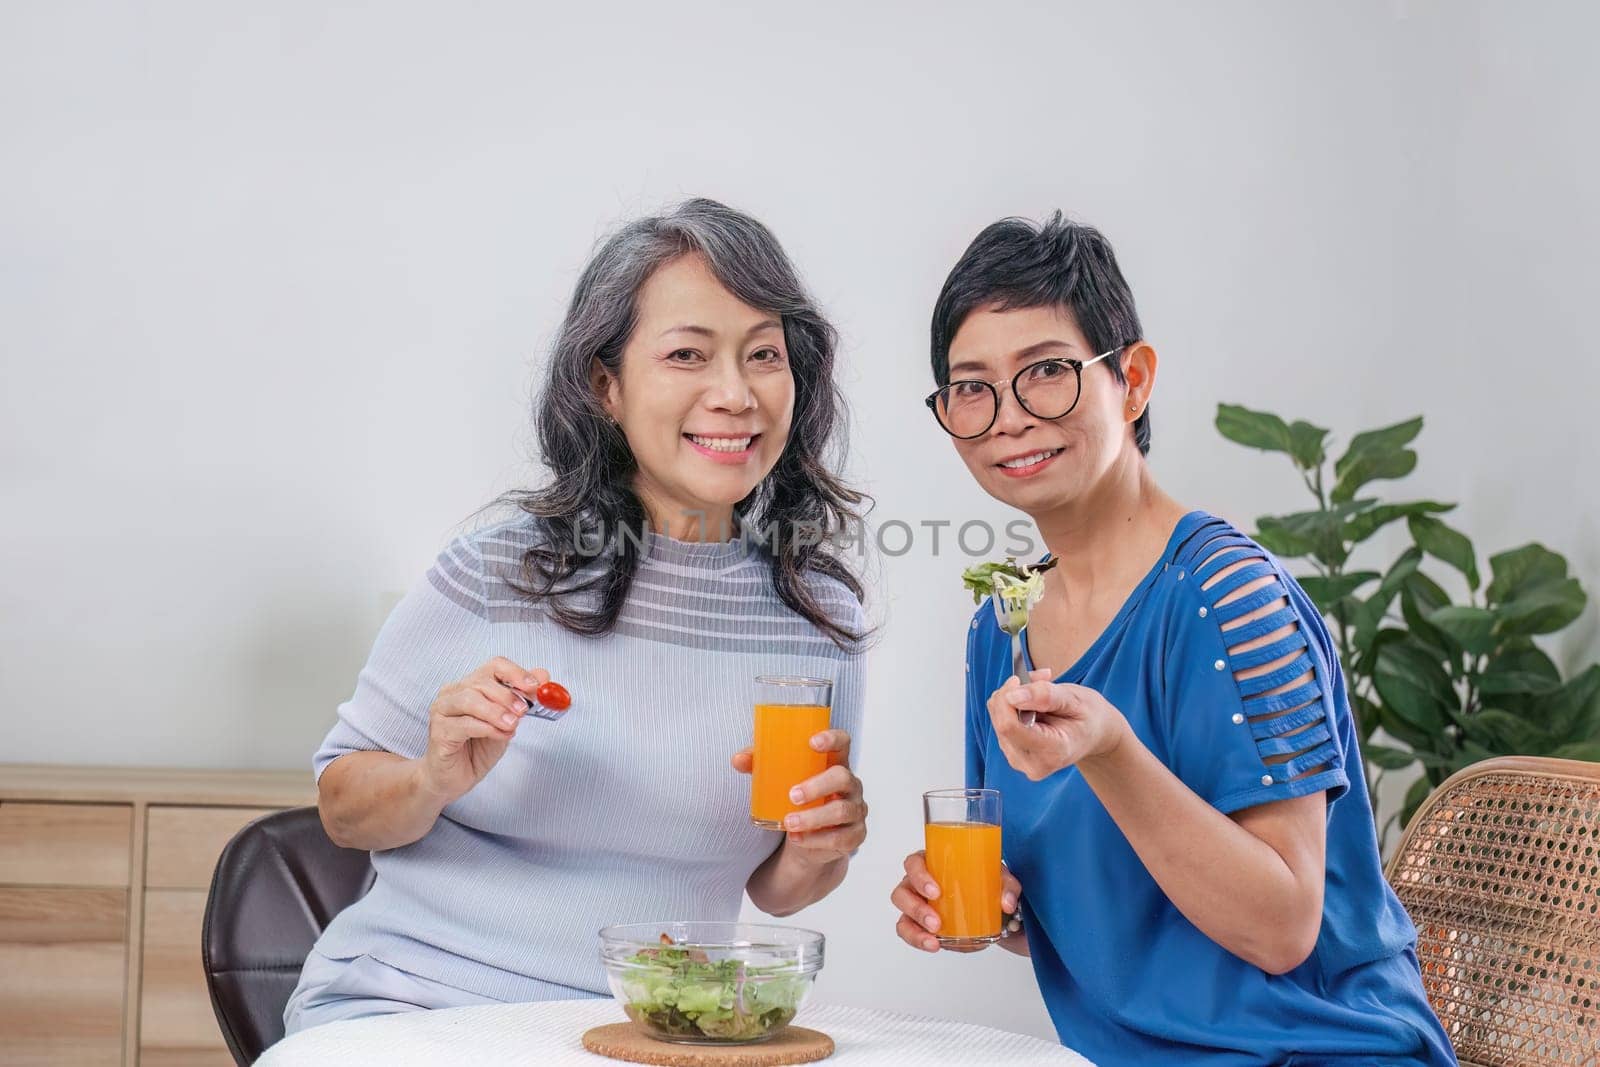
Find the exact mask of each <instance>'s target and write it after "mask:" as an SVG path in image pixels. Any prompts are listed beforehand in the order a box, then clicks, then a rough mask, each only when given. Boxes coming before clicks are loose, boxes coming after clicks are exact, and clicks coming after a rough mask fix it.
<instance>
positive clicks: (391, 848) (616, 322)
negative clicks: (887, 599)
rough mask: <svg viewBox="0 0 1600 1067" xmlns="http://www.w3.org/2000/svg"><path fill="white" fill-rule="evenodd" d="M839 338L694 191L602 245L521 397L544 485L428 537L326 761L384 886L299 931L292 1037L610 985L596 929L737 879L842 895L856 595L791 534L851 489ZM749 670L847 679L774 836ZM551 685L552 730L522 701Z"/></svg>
mask: <svg viewBox="0 0 1600 1067" xmlns="http://www.w3.org/2000/svg"><path fill="white" fill-rule="evenodd" d="M834 348H835V334H834V331H833V329H832V327H831V326H829V324H828V323H827V321H826V320H824V319H823V317H822V315H821V314H820V313H819V311H818V310H817V308H816V306H815V304H814V303H813V301H812V300H811V298H810V297H809V296H808V295H807V293H806V291H805V289H804V288H803V287H802V285H801V282H800V280H799V278H798V277H797V276H796V273H795V271H794V268H793V267H792V266H791V264H790V262H789V260H788V258H787V256H786V255H785V254H784V252H783V250H782V248H781V247H780V246H779V245H778V243H777V241H776V240H775V239H774V238H773V236H772V234H771V233H770V232H769V231H768V230H767V229H766V227H764V226H763V225H761V224H760V223H759V222H757V221H755V220H754V219H752V218H750V217H748V216H746V215H743V214H741V213H739V212H737V211H734V210H732V209H730V208H727V207H724V206H723V205H721V204H717V203H714V202H712V201H709V200H693V201H689V202H687V203H685V204H683V205H681V206H680V207H678V208H677V209H675V210H673V211H671V212H669V213H667V214H664V215H660V216H656V217H651V218H645V219H640V220H638V221H635V222H632V223H630V224H628V225H626V226H624V227H623V228H622V229H621V230H620V231H618V232H617V233H616V234H615V235H613V236H612V237H611V238H610V239H609V240H607V241H605V242H604V243H603V244H602V245H601V247H600V248H599V250H598V251H597V252H596V253H595V255H594V257H593V259H592V260H591V261H590V263H589V264H588V266H587V268H586V269H585V270H584V271H583V274H582V276H581V277H580V279H579V281H578V286H577V290H576V292H575V293H574V294H573V297H572V302H571V305H570V306H569V308H568V310H567V314H566V319H565V322H564V323H563V325H562V328H561V332H560V335H559V337H558V339H557V341H556V343H555V350H554V355H553V358H552V360H551V363H550V368H549V378H548V381H547V383H546V386H545V388H544V391H543V394H542V396H541V398H540V405H539V410H538V414H537V422H538V433H539V441H540V445H541V450H542V458H543V461H544V463H545V464H546V465H547V466H548V467H549V468H550V472H551V476H550V479H549V481H548V483H547V484H546V485H545V486H544V487H543V488H539V489H535V490H530V491H525V492H519V493H513V494H510V498H509V499H510V502H511V503H514V504H516V505H517V517H516V518H514V519H512V520H510V521H505V522H502V523H500V524H499V525H495V526H491V527H489V528H487V529H484V530H481V531H479V532H477V533H474V534H471V535H468V536H465V537H461V538H458V539H457V540H455V541H454V542H453V543H451V544H450V545H449V546H448V547H447V548H445V550H444V551H443V553H442V554H441V555H440V556H439V558H438V560H437V561H436V562H435V563H434V565H433V566H432V568H430V569H429V571H428V572H427V574H426V575H425V576H424V577H423V578H422V579H421V580H420V581H419V582H418V583H417V585H416V587H415V588H414V589H413V590H412V591H411V592H410V593H409V594H408V595H407V596H406V597H405V598H404V599H403V600H402V601H401V603H400V604H399V605H398V606H397V607H396V608H395V610H394V612H393V614H392V615H391V616H390V617H389V619H388V621H387V622H386V623H385V625H384V627H383V629H382V631H381V632H380V633H379V635H378V638H377V641H376V643H375V645H374V647H373V649H372V653H371V656H370V658H369V660H368V662H367V665H366V667H365V668H364V669H363V670H362V672H361V674H360V677H359V678H358V680H357V682H356V687H355V692H354V694H353V695H352V696H351V697H350V699H349V700H348V701H347V702H345V703H344V704H343V705H341V706H340V708H339V716H338V722H337V723H336V725H335V726H334V727H333V729H332V731H331V732H330V733H329V734H328V736H327V738H326V740H325V741H324V742H323V744H322V747H321V749H320V750H319V751H318V752H317V753H316V756H315V759H314V769H315V772H316V774H317V778H318V798H319V800H318V802H319V807H320V809H321V812H322V820H323V823H324V825H325V826H326V827H327V829H328V833H329V835H330V836H331V837H332V838H333V839H334V840H335V841H336V842H338V843H339V844H341V845H344V846H346V847H351V848H360V849H367V850H370V851H371V852H372V854H373V857H372V858H373V866H374V868H375V869H376V872H377V880H376V882H375V884H374V885H373V887H372V890H371V892H370V893H369V894H368V895H367V896H366V897H365V898H364V899H362V900H361V901H360V902H358V903H356V904H354V905H352V906H351V907H350V908H348V909H346V910H345V911H344V912H343V913H341V914H340V915H339V916H338V917H337V918H335V919H334V920H333V922H332V923H331V924H330V925H329V926H328V929H327V930H326V931H325V932H324V933H323V935H322V937H321V939H320V940H319V941H318V942H317V945H316V948H315V949H314V950H313V952H312V954H311V956H310V958H309V959H308V960H307V961H306V964H305V968H304V970H303V971H302V974H301V978H300V983H299V986H298V988H297V989H296V990H295V992H294V994H293V996H292V997H291V999H290V1001H289V1004H288V1007H287V1009H286V1011H285V1016H284V1021H285V1026H286V1029H287V1030H288V1031H289V1032H291V1033H292V1032H294V1031H296V1030H301V1029H305V1028H307V1027H310V1026H314V1025H318V1024H321V1023H325V1022H331V1021H334V1020H338V1019H348V1018H355V1017H359V1016H364V1015H374V1014H382V1013H387V1012H399V1011H411V1010H416V1009H422V1008H438V1007H453V1006H459V1005H466V1004H480V1003H492V1002H497V1001H528V1000H547V999H556V998H568V997H586V996H597V995H603V992H604V990H605V988H606V984H605V979H604V976H603V974H602V971H601V967H600V964H599V959H598V953H597V947H598V946H597V941H596V931H597V930H598V929H599V928H600V927H602V926H604V925H606V924H609V923H619V922H648V921H655V920H667V919H722V920H732V919H735V918H737V917H738V913H739V910H740V905H741V900H742V897H743V895H744V894H745V893H746V892H748V894H749V896H750V899H751V900H752V901H753V902H754V903H755V905H756V906H757V907H759V908H760V909H762V910H763V911H766V912H768V913H770V914H773V915H786V914H789V913H791V912H794V911H796V910H798V909H800V908H802V907H805V906H806V905H808V904H811V903H813V902H814V901H817V900H819V899H821V898H822V897H823V896H825V895H827V894H828V893H829V892H831V891H832V890H833V889H834V888H835V887H836V886H837V885H838V884H839V883H840V881H841V880H842V879H843V878H844V874H845V868H846V866H847V864H848V863H849V857H850V855H851V853H852V852H853V851H854V850H855V849H856V848H857V847H858V846H859V845H860V844H861V842H862V840H863V839H864V838H865V836H866V804H865V803H864V801H863V800H862V791H861V782H860V780H859V779H858V778H857V777H856V776H855V774H854V773H853V772H852V771H851V770H850V766H849V751H850V741H851V737H852V735H854V734H855V733H856V732H857V730H858V728H859V724H860V721H861V703H862V658H863V656H862V653H863V643H864V639H865V638H866V637H867V632H866V627H865V624H864V613H863V611H862V607H861V595H862V593H861V584H860V582H859V581H858V580H857V578H856V577H855V576H854V575H853V574H852V573H851V571H850V569H849V568H848V567H847V566H846V565H845V564H844V563H843V562H842V561H841V560H840V559H839V558H838V556H837V555H836V554H834V553H833V552H832V550H831V546H830V544H829V543H828V542H827V541H826V540H819V539H818V538H817V537H815V536H795V532H796V531H798V530H801V529H810V530H815V529H817V528H836V527H838V526H842V525H844V524H846V523H847V522H849V521H851V520H853V519H854V518H855V517H856V508H857V506H858V505H859V504H860V503H861V501H862V499H863V498H862V496H861V495H860V494H858V493H856V492H854V491H853V490H851V489H849V488H848V487H847V486H845V485H844V484H843V483H842V482H841V481H840V480H839V479H838V478H837V477H836V476H835V475H834V474H833V473H832V470H831V468H830V462H829V455H830V453H829V447H830V442H831V441H832V440H833V437H834V431H835V430H836V429H837V428H838V425H839V422H840V419H841V418H842V404H841V401H840V398H839V393H838V390H837V389H836V387H835V386H834V383H833V359H834ZM752 534H754V535H755V536H752ZM757 674H786V675H803V676H811V677H820V678H828V679H832V680H833V681H834V700H833V717H832V722H831V726H832V728H831V729H829V730H827V731H826V732H823V733H819V734H817V735H816V736H814V737H813V738H812V739H811V743H812V746H813V747H814V748H816V749H818V750H820V751H823V752H827V753H830V754H831V755H830V761H831V764H832V765H831V766H829V767H828V769H827V770H826V771H824V772H823V773H822V774H820V775H817V776H815V777H813V778H810V779H808V780H806V781H804V782H799V783H796V786H795V791H794V799H795V801H796V803H797V804H800V805H810V806H808V807H806V809H805V810H801V811H798V812H796V813H794V814H791V815H789V816H788V817H787V819H786V820H785V821H784V824H783V829H782V830H781V831H773V830H767V829H762V828H760V827H758V826H756V825H754V824H753V823H752V821H751V819H750V817H749V806H748V799H747V798H748V791H747V787H746V785H745V783H744V781H743V780H742V779H741V777H740V775H739V773H736V772H743V773H748V772H749V771H750V769H751V757H750V753H749V751H748V749H743V748H742V746H745V745H748V744H749V741H750V736H751V693H752V688H753V684H752V683H753V678H754V677H755V676H756V675H757ZM552 675H555V676H556V678H557V679H559V682H560V683H561V684H562V685H563V686H564V687H565V689H566V690H567V691H568V693H569V694H570V700H571V710H570V711H567V712H566V713H564V714H557V713H555V712H552V711H543V712H541V708H542V707H543V704H542V703H541V701H540V700H539V697H540V696H541V687H544V694H546V699H545V703H550V702H553V703H555V704H557V705H559V704H560V703H562V700H561V699H560V697H559V695H558V696H557V697H555V698H551V697H549V696H548V693H549V692H550V689H549V683H550V682H551V676H552ZM730 757H731V763H732V767H731V768H730V766H729V764H730ZM814 802H820V803H814Z"/></svg>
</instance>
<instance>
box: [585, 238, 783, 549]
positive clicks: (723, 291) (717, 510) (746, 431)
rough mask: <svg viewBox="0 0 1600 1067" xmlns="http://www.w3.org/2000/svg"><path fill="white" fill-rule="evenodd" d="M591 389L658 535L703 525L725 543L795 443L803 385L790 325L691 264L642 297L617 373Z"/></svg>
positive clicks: (656, 277) (673, 267)
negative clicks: (743, 506)
mask: <svg viewBox="0 0 1600 1067" xmlns="http://www.w3.org/2000/svg"><path fill="white" fill-rule="evenodd" d="M595 388H596V390H597V391H598V393H599V395H600V397H601V401H602V403H603V404H604V406H605V409H606V412H607V414H609V415H610V416H611V417H612V418H613V419H615V420H616V422H617V424H618V426H619V427H620V428H621V430H622V433H623V435H624V436H625V437H626V438H627V441H628V447H629V448H630V449H631V450H632V452H633V456H634V459H635V461H636V462H637V464H638V475H637V479H636V482H635V489H636V490H637V491H638V493H639V495H640V497H641V499H642V500H643V501H644V502H645V505H646V508H647V509H648V510H649V511H650V513H651V518H652V521H653V523H654V524H655V525H656V526H657V527H664V526H665V527H670V528H674V529H681V528H682V526H683V523H684V521H685V519H686V518H688V519H689V520H690V521H691V522H692V521H693V519H694V517H695V516H696V514H698V516H700V517H701V522H702V523H703V524H705V526H706V529H707V530H708V533H707V536H710V537H712V538H716V537H718V536H719V535H718V534H717V533H716V532H714V531H715V530H717V529H718V528H719V527H718V526H717V525H716V524H719V523H721V524H724V525H723V526H722V527H721V528H722V529H723V530H725V531H726V526H725V524H726V523H727V522H728V520H729V518H730V517H731V514H732V509H733V505H735V504H737V503H738V502H739V501H741V500H743V499H744V498H745V497H747V496H749V495H750V493H751V492H752V491H753V490H754V489H755V488H756V486H757V485H759V484H760V483H761V480H762V479H763V478H765V477H766V476H767V474H768V473H769V472H770V471H771V470H772V468H773V467H774V466H776V465H777V462H778V458H779V457H780V456H781V455H782V454H783V449H784V447H785V445H786V444H787V443H788V440H789V426H790V421H791V419H792V418H793V415H794V401H795V386H794V376H793V374H792V372H791V370H790V367H789V358H788V348H787V346H786V344H785V340H784V333H783V323H782V321H781V320H780V319H779V317H778V316H777V315H775V314H773V313H771V312H766V311H761V310H759V309H757V308H753V307H751V306H749V305H748V304H745V303H744V302H742V301H741V300H739V298H738V297H736V296H734V295H733V294H732V293H731V292H729V291H728V290H727V288H726V287H724V286H723V284H722V283H721V282H720V281H719V280H718V279H717V277H716V275H714V274H713V273H712V272H711V270H710V267H709V266H708V265H707V263H706V261H705V259H704V258H703V257H701V256H700V255H698V254H695V253H689V254H686V255H683V256H679V257H678V258H677V259H674V260H672V261H671V262H669V263H667V264H666V265H665V266H663V267H661V268H660V269H659V270H657V271H656V272H655V273H654V274H652V275H651V276H650V278H649V280H648V281H646V282H645V284H644V285H643V287H641V288H640V290H639V295H638V298H637V318H636V321H635V323H634V327H633V332H632V333H631V334H630V335H629V337H628V342H627V344H626V346H625V347H624V348H623V353H622V366H621V369H620V373H619V374H617V375H612V374H609V373H606V372H605V371H604V370H602V369H599V368H598V367H597V368H596V372H595ZM730 533H731V531H727V532H724V533H723V534H722V535H721V536H728V535H729V534H730Z"/></svg>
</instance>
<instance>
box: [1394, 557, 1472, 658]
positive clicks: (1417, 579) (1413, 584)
mask: <svg viewBox="0 0 1600 1067" xmlns="http://www.w3.org/2000/svg"><path fill="white" fill-rule="evenodd" d="M1449 606H1450V595H1449V594H1448V593H1446V592H1445V591H1444V590H1443V589H1441V588H1440V587H1439V583H1438V582H1435V581H1434V580H1433V579H1432V578H1430V577H1428V576H1427V575H1426V574H1424V573H1422V572H1421V571H1417V572H1415V573H1414V574H1411V575H1410V576H1408V577H1407V578H1406V583H1405V587H1404V588H1403V589H1402V590H1401V591H1400V617H1401V618H1402V619H1404V620H1405V624H1406V626H1407V627H1409V628H1410V630H1411V637H1412V639H1413V640H1414V641H1415V642H1416V643H1417V644H1418V645H1421V646H1422V647H1424V648H1426V649H1427V650H1428V651H1429V652H1431V653H1432V654H1433V655H1434V656H1436V657H1437V658H1438V659H1439V660H1440V661H1442V662H1444V663H1448V664H1449V666H1450V671H1451V673H1452V674H1460V672H1461V669H1462V659H1461V650H1460V647H1459V646H1458V645H1457V644H1456V642H1455V639H1454V638H1453V637H1452V636H1451V635H1450V634H1448V633H1446V632H1445V631H1443V630H1441V629H1439V628H1438V627H1437V626H1435V625H1433V623H1431V622H1429V621H1428V616H1430V615H1432V614H1433V613H1434V612H1436V611H1439V610H1440V609H1442V608H1447V607H1449Z"/></svg>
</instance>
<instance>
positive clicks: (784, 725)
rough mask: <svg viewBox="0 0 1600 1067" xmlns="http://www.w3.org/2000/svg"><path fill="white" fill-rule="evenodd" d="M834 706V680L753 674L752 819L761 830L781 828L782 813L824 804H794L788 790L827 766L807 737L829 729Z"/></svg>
mask: <svg viewBox="0 0 1600 1067" xmlns="http://www.w3.org/2000/svg"><path fill="white" fill-rule="evenodd" d="M832 708H833V683H832V682H829V681H824V680H822V679H818V678H791V677H787V676H777V675H762V676H760V677H758V678H757V679H756V743H755V757H754V758H755V767H754V769H753V773H752V774H751V776H750V821H751V822H753V823H755V824H756V825H757V826H759V827H761V828H762V829H763V830H781V829H783V817H784V816H785V815H788V814H789V813H790V812H794V811H802V810H804V809H806V808H815V807H818V806H819V805H821V804H822V802H823V801H822V799H820V798H819V799H817V800H813V801H811V802H810V803H808V804H796V803H794V802H793V801H792V800H790V799H789V790H791V789H793V788H794V787H795V786H797V785H799V784H800V783H801V782H803V781H805V780H806V779H807V778H814V777H816V776H817V775H819V774H821V773H822V772H823V771H825V770H827V769H828V754H827V753H826V752H818V751H817V750H816V749H814V748H812V747H811V739H812V737H814V736H816V735H817V734H820V733H821V732H822V731H824V730H826V729H827V728H828V717H829V714H830V712H831V711H832Z"/></svg>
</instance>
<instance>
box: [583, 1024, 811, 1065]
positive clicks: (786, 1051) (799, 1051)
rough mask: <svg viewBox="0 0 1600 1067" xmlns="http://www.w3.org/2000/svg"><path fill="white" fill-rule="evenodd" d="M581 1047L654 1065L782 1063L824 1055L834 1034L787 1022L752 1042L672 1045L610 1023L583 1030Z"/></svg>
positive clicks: (808, 1059) (628, 1026) (628, 1027)
mask: <svg viewBox="0 0 1600 1067" xmlns="http://www.w3.org/2000/svg"><path fill="white" fill-rule="evenodd" d="M583 1047H584V1048H586V1049H588V1050H589V1051H590V1052H594V1053H597V1054H599V1055H601V1056H608V1057H610V1058H611V1059H614V1060H626V1061H627V1062H628V1063H650V1064H655V1065H657V1067H782V1065H784V1064H790V1063H816V1062H817V1061H818V1060H825V1059H827V1058H828V1057H829V1056H832V1055H833V1038H831V1037H829V1036H828V1035H827V1034H824V1033H819V1032H818V1031H816V1030H807V1029H806V1028H805V1027H803V1026H786V1027H784V1028H783V1029H782V1030H780V1031H778V1033H777V1034H775V1035H774V1036H773V1037H771V1038H769V1039H768V1040H766V1041H762V1042H759V1043H757V1044H752V1045H675V1044H673V1043H671V1042H668V1041H657V1040H656V1039H655V1038H653V1037H649V1036H648V1035H646V1034H645V1033H643V1032H642V1031H641V1030H640V1029H639V1028H638V1027H637V1026H635V1025H634V1024H633V1023H612V1024H610V1025H609V1026H597V1027H595V1028H594V1029H593V1030H590V1031H589V1032H588V1033H586V1034H584V1035H583Z"/></svg>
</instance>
